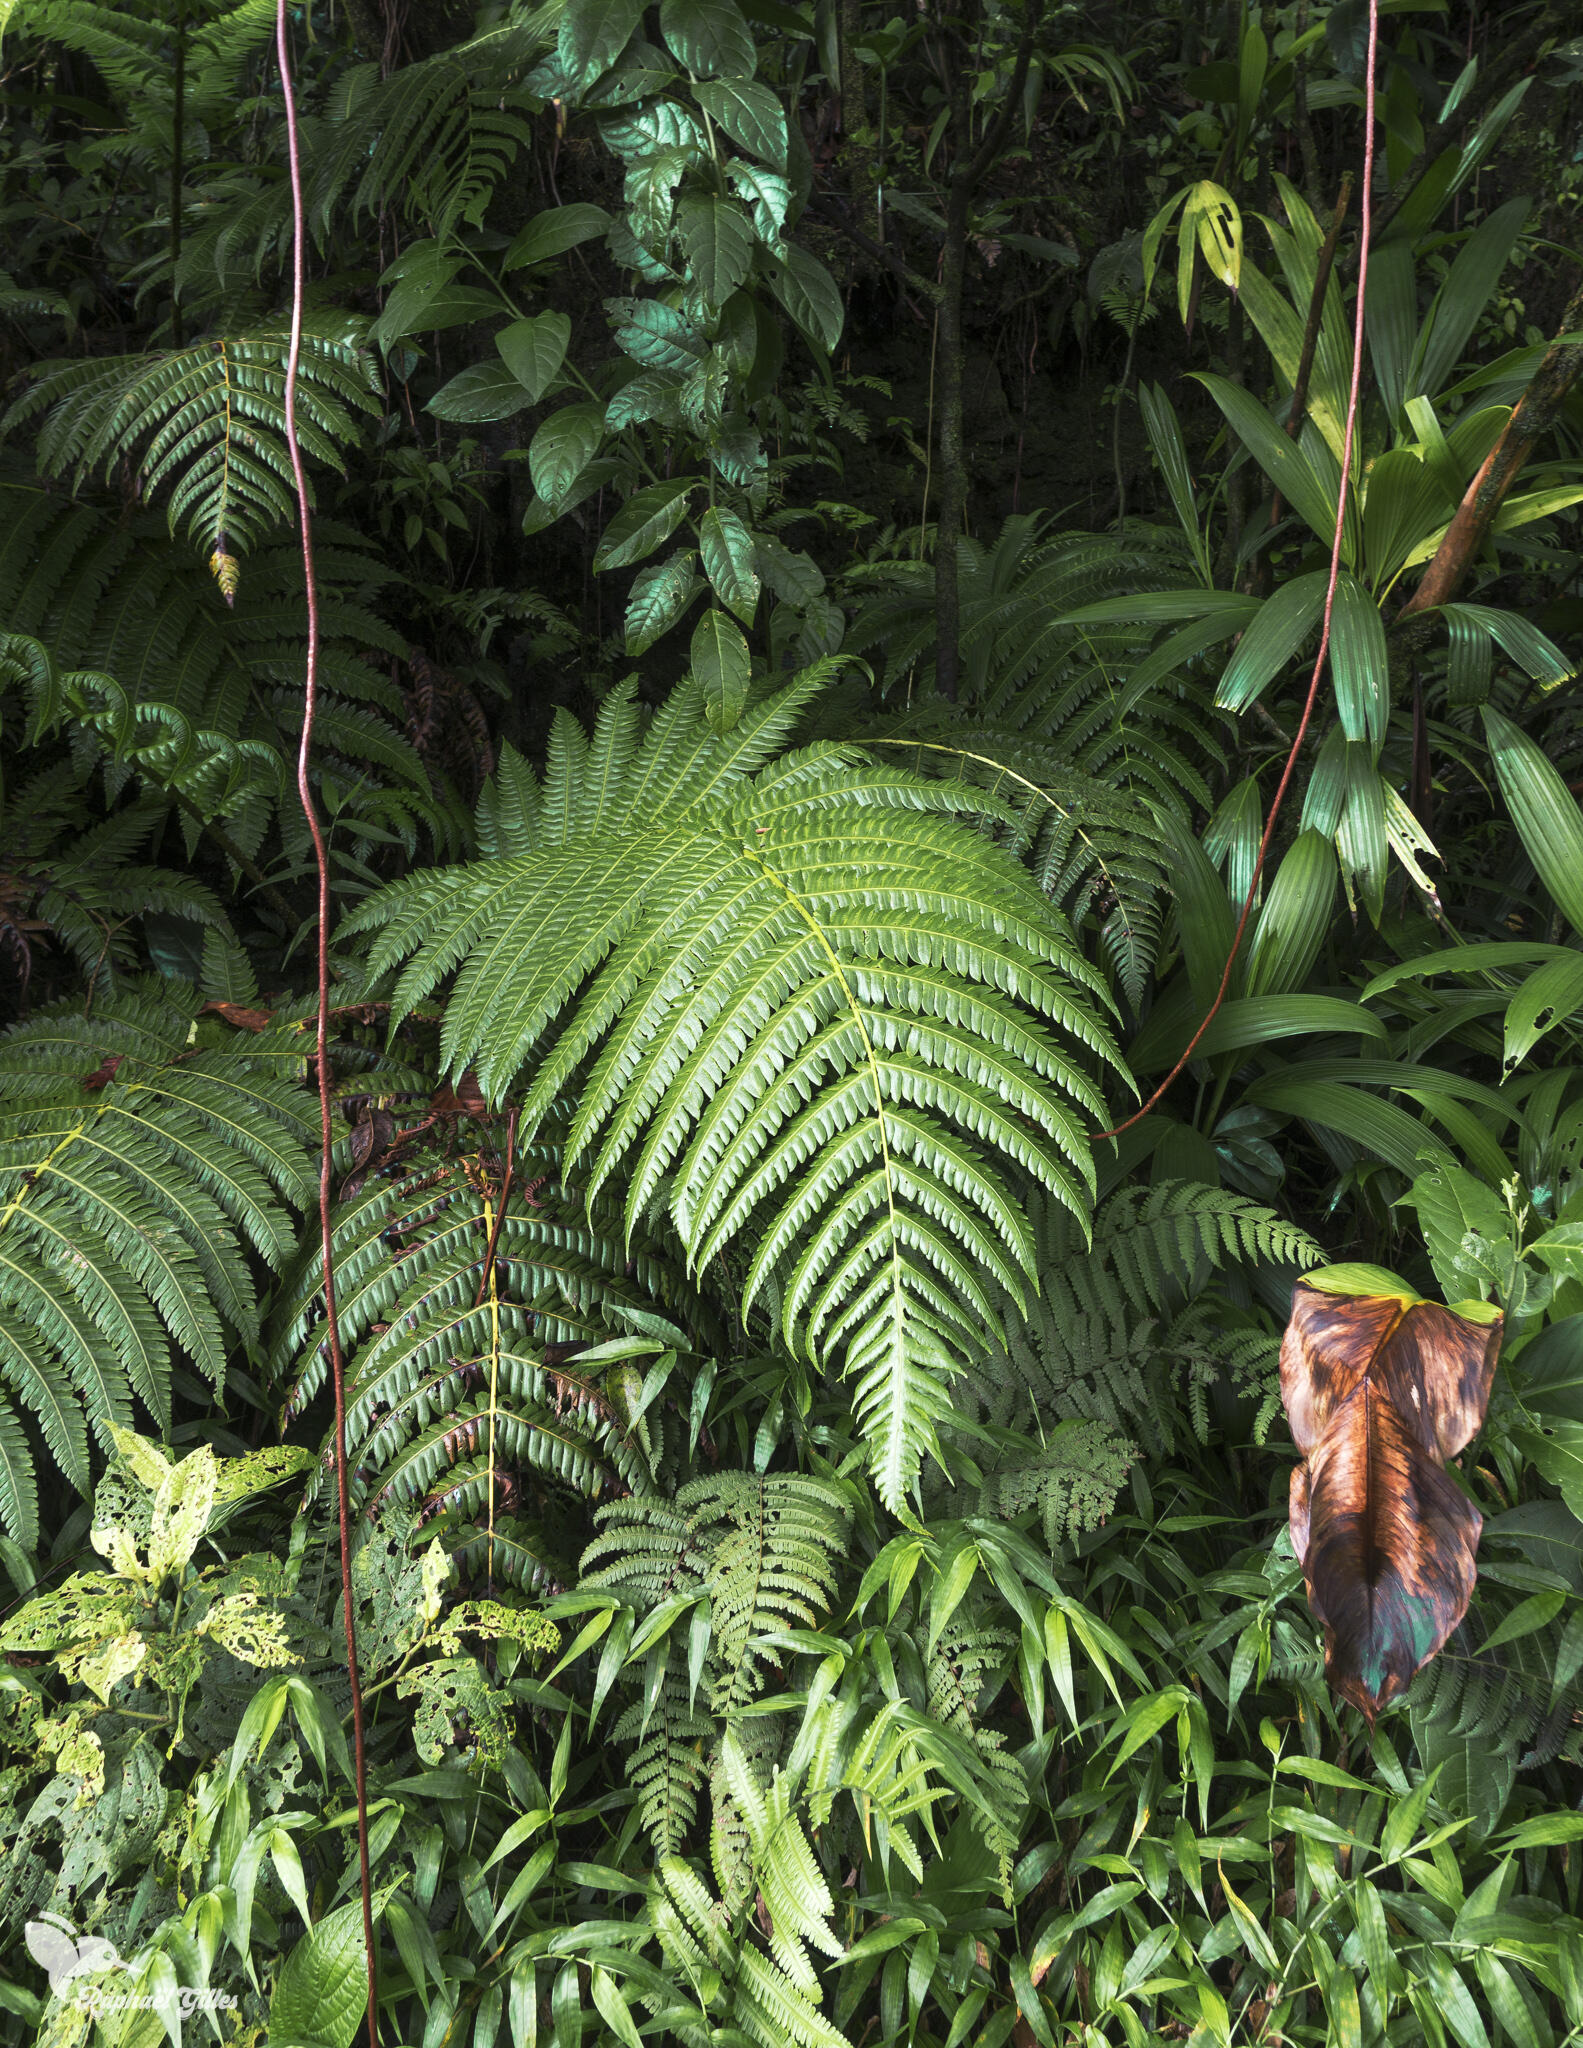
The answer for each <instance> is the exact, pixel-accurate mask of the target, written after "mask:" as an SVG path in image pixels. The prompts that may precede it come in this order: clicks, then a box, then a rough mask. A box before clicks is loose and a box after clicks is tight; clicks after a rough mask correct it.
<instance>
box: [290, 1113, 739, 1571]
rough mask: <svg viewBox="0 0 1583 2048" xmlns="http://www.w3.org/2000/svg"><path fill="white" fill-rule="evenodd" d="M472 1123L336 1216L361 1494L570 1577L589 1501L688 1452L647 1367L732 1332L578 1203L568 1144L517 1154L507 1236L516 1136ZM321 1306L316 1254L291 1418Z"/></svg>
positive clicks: (466, 1560) (295, 1276)
mask: <svg viewBox="0 0 1583 2048" xmlns="http://www.w3.org/2000/svg"><path fill="white" fill-rule="evenodd" d="M464 1129H465V1131H466V1135H465V1136H464V1137H459V1138H458V1141H457V1144H456V1146H455V1147H454V1148H453V1149H452V1150H451V1151H449V1152H448V1153H446V1154H443V1155H441V1154H437V1153H436V1152H435V1151H434V1150H433V1149H432V1148H425V1149H418V1150H414V1151H412V1152H410V1153H403V1154H402V1155H401V1158H400V1161H399V1163H393V1164H392V1165H391V1166H389V1167H388V1168H385V1169H382V1177H377V1178H375V1179H374V1180H373V1182H372V1184H371V1185H368V1186H366V1187H365V1188H364V1189H363V1190H362V1191H360V1192H358V1193H357V1194H355V1195H354V1196H353V1197H352V1198H351V1199H349V1200H347V1201H345V1202H344V1203H343V1204H342V1205H341V1207H340V1209H339V1211H338V1213H337V1215H336V1218H335V1223H334V1252H335V1269H336V1276H337V1299H338V1310H339V1318H338V1319H339V1325H340V1330H341V1337H342V1342H343V1343H344V1345H345V1346H346V1352H347V1358H348V1369H347V1383H346V1401H347V1417H346V1432H347V1435H346V1441H347V1450H348V1456H349V1459H350V1462H351V1467H352V1474H353V1483H352V1493H353V1498H354V1500H355V1502H356V1504H357V1506H358V1510H359V1513H360V1514H361V1515H362V1516H363V1517H365V1518H367V1519H369V1520H377V1519H378V1517H379V1516H380V1514H381V1513H382V1511H383V1509H384V1506H385V1503H386V1502H387V1501H389V1500H396V1501H399V1502H401V1503H403V1504H404V1505H405V1506H406V1507H408V1508H410V1509H411V1510H413V1511H415V1512H416V1513H417V1514H418V1516H419V1518H420V1520H422V1522H423V1523H424V1524H425V1528H426V1536H425V1540H428V1538H429V1537H431V1536H433V1535H434V1534H439V1535H440V1536H441V1537H442V1539H443V1540H444V1541H445V1542H446V1544H447V1546H448V1547H449V1548H451V1549H452V1550H453V1551H455V1552H456V1553H457V1554H458V1556H459V1558H460V1560H461V1562H462V1563H463V1564H464V1565H465V1566H466V1567H467V1568H468V1569H469V1570H470V1571H472V1572H473V1573H474V1574H475V1575H476V1576H480V1577H482V1576H484V1575H485V1574H486V1573H487V1574H488V1575H489V1576H491V1577H493V1578H496V1579H505V1580H508V1581H509V1580H513V1579H515V1580H519V1581H521V1580H527V1581H528V1582H531V1583H542V1582H544V1581H546V1580H549V1581H553V1582H555V1583H564V1582H565V1581H566V1580H567V1578H568V1577H569V1576H570V1574H571V1572H572V1570H573V1568H574V1567H575V1564H576V1559H577V1540H576V1531H577V1527H578V1519H579V1518H578V1515H577V1513H576V1512H574V1510H575V1509H576V1507H577V1504H578V1503H580V1502H588V1503H592V1502H594V1501H597V1500H599V1499H601V1498H602V1497H605V1496H608V1495H610V1494H612V1493H615V1494H619V1493H624V1492H629V1491H632V1490H636V1489H647V1488H649V1487H650V1486H652V1485H653V1483H654V1479H655V1475H656V1471H657V1469H658V1467H659V1466H660V1464H661V1462H662V1461H663V1460H666V1459H667V1458H670V1459H673V1458H674V1457H675V1455H676V1454H677V1451H678V1449H679V1446H678V1445H677V1444H676V1443H675V1442H672V1441H670V1439H671V1438H672V1437H673V1436H674V1434H675V1430H676V1428H677V1427H678V1426H679V1425H678V1424H677V1422H676V1418H675V1415H674V1414H673V1413H672V1412H671V1411H670V1410H669V1409H666V1408H661V1407H651V1408H649V1409H648V1410H647V1411H645V1410H644V1409H643V1407H642V1405H641V1403H640V1399H639V1397H640V1394H641V1390H642V1385H643V1378H644V1371H643V1368H644V1366H645V1365H646V1364H648V1363H649V1362H650V1361H652V1359H653V1358H654V1357H655V1355H656V1354H658V1353H660V1352H661V1350H662V1348H664V1346H665V1345H666V1344H669V1346H670V1347H671V1348H672V1349H675V1350H680V1351H684V1352H687V1353H689V1354H690V1353H691V1352H693V1351H695V1350H698V1349H702V1348H704V1347H708V1348H711V1349H713V1348H714V1347H715V1346H716V1344H717V1343H718V1340H719V1336H720V1332H719V1330H718V1327H717V1323H716V1318H715V1316H714V1314H713V1312H712V1310H711V1309H710V1307H709V1305H708V1304H707V1303H706V1302H704V1301H703V1300H701V1299H700V1298H699V1296H698V1295H697V1293H696V1290H695V1289H694V1288H693V1287H692V1286H691V1285H690V1284H689V1282H688V1281H687V1279H686V1277H685V1274H684V1273H683V1272H682V1271H681V1270H680V1268H681V1260H680V1257H679V1256H678V1255H676V1254H675V1253H672V1254H670V1255H669V1256H667V1253H666V1251H665V1248H664V1247H663V1245H658V1244H654V1243H651V1242H649V1241H648V1240H647V1238H645V1239H643V1240H642V1241H640V1242H639V1243H637V1244H636V1245H634V1246H632V1247H631V1248H630V1249H629V1247H628V1245H627V1243H626V1241H625V1234H624V1231H623V1228H622V1218H621V1212H620V1209H619V1207H618V1205H616V1204H615V1203H614V1202H612V1201H610V1200H609V1199H608V1198H603V1199H598V1200H596V1201H595V1202H593V1203H592V1204H590V1205H588V1207H587V1208H586V1209H585V1207H584V1205H583V1203H582V1202H581V1200H580V1199H579V1198H578V1197H577V1196H576V1195H574V1194H572V1193H570V1192H569V1191H568V1190H567V1188H566V1186H565V1185H564V1182H563V1179H562V1169H561V1159H560V1154H559V1151H558V1148H557V1147H555V1146H554V1145H551V1144H540V1145H536V1146H523V1147H521V1148H519V1152H518V1156H517V1160H516V1164H515V1168H514V1172H513V1177H512V1188H511V1191H510V1192H509V1194H508V1198H507V1203H506V1210H505V1214H504V1216H503V1217H502V1218H500V1219H499V1224H498V1230H497V1228H496V1223H497V1219H496V1209H497V1206H498V1188H499V1184H500V1178H501V1164H500V1162H499V1161H498V1160H497V1159H496V1158H495V1156H494V1155H495V1149H496V1147H497V1145H500V1144H503V1142H504V1126H501V1127H500V1129H498V1130H496V1131H495V1132H493V1133H489V1132H487V1131H485V1130H483V1129H481V1128H480V1127H478V1126H476V1125H473V1124H471V1123H469V1124H468V1125H467V1126H465V1127H464ZM492 1235H493V1236H494V1240H495V1257H494V1265H493V1276H492V1277H493V1286H491V1272H490V1269H489V1267H488V1265H487V1264H486V1260H487V1257H488V1252H489V1246H490V1241H491V1236H492ZM322 1311H323V1296H322V1293H321V1291H320V1274H319V1258H318V1247H317V1243H314V1244H311V1245H306V1244H305V1245H304V1247H303V1249H302V1250H301V1252H300V1253H299V1255H298V1258H297V1261H296V1264H295V1266H294V1267H293V1268H292V1270H291V1272H290V1273H289V1274H288V1276H287V1279H286V1282H285V1284H284V1286H283V1288H282V1292H281V1299H280V1308H279V1312H278V1315H277V1329H276V1334H275V1341H274V1363H275V1374H276V1379H277V1383H279V1384H283V1385H286V1386H287V1388H288V1392H287V1396H286V1407H285V1412H286V1418H287V1419H288V1420H290V1419H291V1418H293V1417H295V1416H297V1415H299V1414H300V1413H301V1411H302V1410H303V1409H304V1408H305V1407H306V1406H307V1404H308V1403H309V1402H310V1401H311V1400H312V1399H313V1398H314V1396H315V1395H316V1394H317V1393H318V1392H319V1391H320V1389H321V1388H322V1387H323V1385H324V1383H325V1377H326V1373H327V1370H328V1356H327V1342H326V1337H325V1330H324V1324H323V1316H322ZM623 1339H626V1340H627V1341H626V1342H623V1341H622V1340H623ZM590 1352H591V1353H592V1354H593V1355H592V1356H591V1357H588V1358H586V1359H585V1356H584V1354H588V1353H590ZM328 1458H329V1447H328V1444H327V1445H326V1459H325V1462H324V1463H323V1464H322V1465H321V1467H320V1470H319V1472H318V1475H317V1478H316V1481H315V1482H314V1485H313V1486H311V1487H310V1494H311V1493H312V1492H313V1491H315V1490H316V1489H317V1488H318V1487H320V1486H323V1485H327V1484H328V1483H329V1475H330V1466H329V1462H328ZM491 1495H493V1504H494V1507H495V1510H496V1513H495V1514H494V1516H493V1517H491V1513H490V1508H491ZM491 1525H492V1529H493V1534H492V1536H491V1535H490V1534H489V1533H488V1531H489V1529H490V1527H491ZM552 1528H553V1529H554V1531H555V1532H556V1533H555V1534H554V1535H551V1534H549V1533H548V1532H549V1531H550V1530H551V1529H552Z"/></svg>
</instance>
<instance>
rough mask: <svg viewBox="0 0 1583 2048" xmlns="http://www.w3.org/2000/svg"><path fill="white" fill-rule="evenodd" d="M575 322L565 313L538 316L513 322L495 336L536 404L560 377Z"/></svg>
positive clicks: (504, 359) (508, 364) (503, 357)
mask: <svg viewBox="0 0 1583 2048" xmlns="http://www.w3.org/2000/svg"><path fill="white" fill-rule="evenodd" d="M571 338H572V323H571V321H570V320H569V319H568V318H567V317H566V315H565V314H564V313H535V314H534V315H533V317H532V318H531V319H528V320H513V321H512V322H511V324H510V326H509V327H502V328H501V330H500V332H499V333H498V334H497V335H496V336H495V347H496V348H497V349H498V350H499V352H500V359H501V361H502V362H503V363H504V364H505V365H506V368H507V369H508V370H510V372H511V374H512V375H513V376H514V377H515V378H516V380H517V382H518V383H519V384H520V385H521V386H522V388H523V390H524V391H526V393H527V394H528V398H529V400H530V401H531V402H532V403H533V404H534V405H537V404H538V402H539V400H540V399H541V398H542V397H543V396H544V394H545V392H546V391H548V390H549V388H550V386H551V385H552V384H553V383H554V382H555V379H556V378H557V376H559V374H560V368H561V365H562V363H564V362H565V360H566V344H567V343H568V342H569V341H570V340H571Z"/></svg>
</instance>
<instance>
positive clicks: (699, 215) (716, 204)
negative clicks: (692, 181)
mask: <svg viewBox="0 0 1583 2048" xmlns="http://www.w3.org/2000/svg"><path fill="white" fill-rule="evenodd" d="M676 221H677V227H678V229H679V230H680V233H681V243H682V251H683V254H684V255H685V256H686V258H687V268H688V270H689V272H690V273H691V276H692V279H693V282H694V283H695V284H696V285H697V288H698V291H699V293H700V295H701V296H702V298H703V300H704V302H705V304H706V305H709V306H723V305H724V304H725V302H726V300H727V299H728V298H730V296H731V294H732V293H733V292H734V291H735V290H736V289H737V287H738V286H739V285H740V284H742V283H744V282H745V280H746V278H747V274H748V272H749V270H750V269H751V268H752V266H753V228H752V225H751V223H750V222H749V220H748V217H747V215H746V214H745V213H744V212H743V210H742V208H741V207H740V206H738V205H737V204H736V202H735V201H734V200H731V199H721V198H718V197H716V196H715V195H714V194H713V193H701V192H691V193H688V194H687V195H686V196H685V197H684V198H683V199H682V202H681V204H680V206H679V207H678V208H677V212H676Z"/></svg>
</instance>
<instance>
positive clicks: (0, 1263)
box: [0, 983, 316, 1548]
mask: <svg viewBox="0 0 1583 2048" xmlns="http://www.w3.org/2000/svg"><path fill="white" fill-rule="evenodd" d="M197 1002H198V998H197V996H196V995H195V994H194V992H193V991H192V990H190V989H188V988H186V987H185V986H184V985H183V984H179V983H162V984H159V985H158V988H157V990H156V991H154V992H149V993H141V994H130V995H122V996H118V997H116V998H114V999H112V1000H109V1001H106V1002H103V1003H101V1004H99V1005H97V1006H96V1007H95V1008H94V1010H93V1011H92V1012H91V1013H90V1014H89V1015H88V1016H86V1017H85V1016H83V1015H82V1014H81V1013H80V1011H77V1010H74V1009H72V1008H70V1007H67V1006H64V1005H63V1006H61V1007H59V1008H56V1009H53V1010H46V1011H41V1012H39V1013H38V1014H37V1015H36V1016H35V1017H34V1018H33V1019H32V1020H31V1021H30V1022H29V1023H27V1024H24V1025H20V1026H18V1027H17V1028H16V1029H15V1030H13V1031H10V1032H8V1033H7V1034H6V1036H5V1037H4V1038H3V1039H0V1380H3V1382H4V1384H5V1386H6V1388H7V1389H8V1390H9V1393H10V1394H12V1395H14V1396H15V1397H16V1398H17V1399H18V1400H19V1401H20V1403H21V1405H22V1408H23V1410H24V1411H25V1413H26V1417H27V1419H26V1420H24V1419H23V1418H22V1417H19V1416H18V1415H17V1413H16V1411H15V1409H14V1408H13V1406H12V1404H11V1401H10V1400H9V1399H8V1398H6V1396H5V1395H3V1394H0V1519H3V1520H4V1523H5V1526H6V1528H7V1529H8V1530H9V1532H10V1534H11V1535H12V1537H13V1538H14V1540H15V1541H17V1542H18V1543H21V1544H22V1545H23V1546H24V1547H27V1548H31V1547H32V1545H33V1544H34V1543H36V1542H37V1540H38V1531H39V1523H38V1494H37V1478H36V1474H35V1469H34V1459H35V1432H36V1434H37V1436H39V1437H42V1439H43V1441H44V1443H45V1444H46V1445H47V1446H48V1449H49V1452H50V1455H51V1457H52V1458H53V1459H54V1461H55V1463H56V1464H57V1465H58V1466H59V1467H60V1469H61V1471H62V1472H63V1473H64V1475H65V1476H66V1478H67V1479H68V1480H69V1481H70V1482H71V1484H72V1485H73V1486H74V1487H76V1488H77V1490H78V1491H79V1492H83V1493H85V1492H86V1491H87V1490H88V1482H89V1457H88V1426H89V1425H92V1429H93V1433H94V1436H95V1437H96V1438H97V1440H98V1441H99V1443H100V1444H101V1446H103V1447H104V1448H109V1445H110V1441H111V1439H110V1430H111V1426H112V1425H121V1426H123V1427H124V1426H126V1425H128V1424H129V1423H130V1421H131V1419H132V1400H133V1397H134V1396H135V1397H136V1400H137V1402H138V1403H139V1404H140V1406H141V1407H142V1408H143V1410H144V1411H145V1412H146V1413H147V1414H148V1415H150V1416H152V1417H153V1418H154V1420H155V1421H156V1422H157V1423H158V1425H159V1427H160V1428H161V1430H165V1429H168V1427H169V1424H170V1384H171V1372H172V1365H173V1359H172V1346H173V1345H174V1346H175V1347H177V1348H178V1349H179V1350H180V1351H181V1352H182V1353H184V1354H185V1355H186V1357H187V1358H188V1359H190V1360H191V1361H192V1363H193V1364H195V1365H196V1366H197V1367H198V1369H199V1370H200V1371H201V1372H202V1373H203V1375H204V1377H205V1378H206V1379H208V1380H209V1381H210V1382H211V1383H212V1384H213V1385H214V1386H215V1387H216V1388H217V1389H218V1388H219V1387H220V1386H221V1384H222V1383H223V1381H224V1377H225V1365H226V1343H227V1330H229V1331H230V1332H232V1333H234V1335H235V1336H236V1337H240V1338H241V1339H243V1340H244V1341H247V1342H252V1341H254V1340H255V1339H256V1337H257V1334H258V1323H259V1311H258V1301H257V1297H256V1295H255V1292H254V1287H253V1283H252V1278H251V1276H250V1273H249V1270H248V1261H247V1257H246V1253H247V1250H248V1249H249V1248H250V1249H251V1250H252V1251H253V1252H254V1253H256V1254H257V1255H258V1256H259V1257H260V1258H261V1259H262V1260H263V1261H265V1262H266V1264H268V1265H272V1266H273V1265H278V1264H279V1263H280V1262H281V1261H282V1260H283V1259H284V1258H285V1257H286V1256H287V1254H288V1253H289V1252H290V1251H291V1249H292V1247H293V1246H294V1245H295V1243H296V1238H297V1227H296V1222H295V1219H294V1218H293V1217H292V1215H291V1213H290V1210H289V1208H288V1206H287V1205H288V1204H293V1205H295V1206H297V1207H299V1208H302V1207H305V1206H306V1205H307V1204H308V1202H309V1201H310V1200H311V1199H312V1193H313V1183H312V1174H311V1147H312V1145H313V1142H314V1139H315V1136H316V1131H315V1124H314V1120H313V1119H312V1118H311V1117H310V1115H309V1114H308V1112H309V1109H310V1107H311V1105H310V1102H309V1098H308V1097H307V1096H306V1094H304V1093H303V1091H302V1090H301V1089H300V1087H296V1086H294V1085H293V1084H292V1083H291V1082H289V1081H287V1080H286V1079H284V1078H282V1077H281V1076H280V1075H279V1073H278V1072H272V1071H271V1070H270V1069H271V1062H269V1060H268V1059H267V1058H266V1057H264V1056H262V1049H261V1048H260V1047H259V1044H258V1041H257V1040H255V1039H252V1038H250V1037H249V1036H247V1035H246V1034H244V1033H231V1032H229V1031H228V1030H227V1029H226V1028H225V1027H224V1026H221V1025H218V1024H213V1025H206V1026H205V1032H204V1036H205V1037H209V1036H210V1035H212V1036H213V1037H214V1038H215V1039H216V1040H218V1041H221V1042H214V1043H200V1042H199V1037H200V1034H199V1031H198V1028H197Z"/></svg>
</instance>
